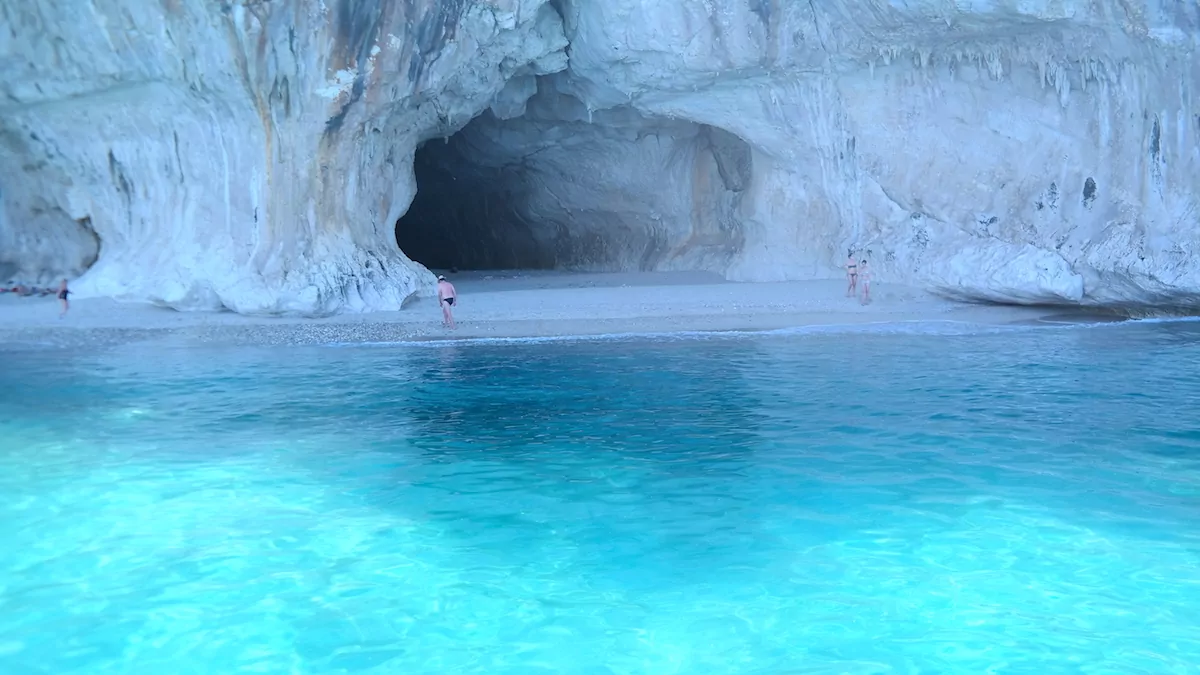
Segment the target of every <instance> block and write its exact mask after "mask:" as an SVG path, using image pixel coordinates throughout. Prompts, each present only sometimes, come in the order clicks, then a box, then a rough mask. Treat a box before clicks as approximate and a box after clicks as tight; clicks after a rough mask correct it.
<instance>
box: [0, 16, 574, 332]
mask: <svg viewBox="0 0 1200 675" xmlns="http://www.w3.org/2000/svg"><path fill="white" fill-rule="evenodd" d="M0 17H2V18H3V26H4V27H3V29H2V30H4V31H5V32H8V33H9V36H11V37H10V39H6V40H3V41H0V50H2V51H0V62H2V63H3V64H4V65H3V66H0V68H2V69H0V108H2V110H0V116H2V121H0V142H2V145H0V198H2V199H3V205H4V209H5V211H6V215H7V220H6V224H5V225H4V226H2V227H0V244H2V245H3V248H2V249H0V258H2V259H7V260H8V261H9V262H10V263H12V264H15V265H16V266H17V267H18V271H17V272H16V273H17V274H19V275H24V276H25V278H31V277H32V278H36V279H41V280H46V279H47V278H52V277H55V276H57V275H59V274H64V273H65V274H70V275H74V274H78V273H80V272H82V271H83V270H84V269H86V268H87V267H88V265H89V264H90V262H91V259H95V258H96V256H97V254H98V256H99V257H98V259H96V262H95V265H93V266H91V268H90V270H89V271H88V272H87V274H86V275H84V276H83V278H82V279H81V280H80V281H79V283H78V284H76V289H77V292H78V294H79V296H80V297H86V296H87V295H114V296H119V297H129V298H136V299H148V300H151V301H154V302H158V303H161V304H164V305H168V306H171V307H176V308H179V309H218V308H228V309H231V310H234V311H238V312H247V313H301V314H324V313H329V312H333V311H337V310H361V309H372V308H375V309H379V308H396V307H398V306H400V304H401V303H402V302H403V301H404V300H405V299H406V298H407V297H409V296H410V295H412V294H413V293H414V292H418V291H422V290H427V289H428V287H429V285H430V283H431V278H430V277H429V274H428V271H427V270H425V269H424V268H422V267H420V266H419V265H414V264H413V263H412V262H411V261H410V260H408V259H407V258H406V257H405V256H404V255H403V254H401V253H400V251H399V250H398V249H397V248H396V246H395V243H394V226H393V223H394V222H395V220H396V219H397V218H398V217H399V215H400V214H402V213H403V212H404V210H405V209H406V208H407V207H408V204H409V201H410V200H411V198H412V195H413V192H414V190H415V185H414V182H413V177H412V156H413V151H414V149H415V147H416V146H417V144H418V143H420V142H421V141H423V140H425V139H427V138H430V137H435V136H441V135H447V134H450V133H452V132H453V131H454V130H455V129H457V128H458V127H460V126H461V125H463V124H465V123H466V122H467V121H468V120H469V119H471V117H473V116H474V115H475V114H477V113H478V112H479V111H480V110H482V109H483V108H485V107H487V105H489V103H490V102H491V100H492V99H493V97H494V96H495V95H496V93H497V92H499V91H500V90H501V89H502V88H503V87H504V85H505V84H506V82H508V81H509V80H510V79H512V78H513V77H515V76H521V75H525V74H529V75H537V74H545V73H548V72H553V71H556V70H560V69H562V68H563V67H565V65H566V58H565V54H564V53H563V48H564V47H565V46H566V42H565V39H564V38H563V33H562V28H561V23H560V21H559V17H558V14H557V13H556V12H554V11H553V10H552V9H551V8H549V7H548V6H547V5H545V3H544V2H540V1H537V0H533V1H531V0H498V1H490V2H483V1H474V0H456V1H453V2H446V1H438V0H376V1H373V2H372V1H356V0H327V1H324V2H322V1H319V0H311V1H309V0H306V1H296V2H261V1H253V2H252V1H249V0H242V1H231V2H207V1H205V2H200V1H199V0H161V1H154V0H108V1H97V2H94V3H87V4H86V6H85V7H83V8H82V9H81V8H80V7H78V6H75V5H73V4H72V3H49V2H26V1H25V0H0ZM6 37H8V36H6ZM97 242H99V243H98V244H97Z"/></svg>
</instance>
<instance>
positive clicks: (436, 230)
mask: <svg viewBox="0 0 1200 675" xmlns="http://www.w3.org/2000/svg"><path fill="white" fill-rule="evenodd" d="M486 114H488V113H485V115H486ZM478 121H479V120H478V119H477V120H475V121H472V122H471V123H470V124H468V125H467V127H466V128H464V129H463V130H462V131H460V132H458V133H456V134H454V135H453V136H451V137H450V138H448V139H446V140H442V139H436V140H431V141H427V142H425V143H423V144H422V145H421V146H419V147H418V148H417V152H416V158H415V160H414V162H413V171H414V173H415V174H416V181H417V194H416V196H415V197H414V198H413V202H412V204H411V205H410V206H409V207H408V211H407V212H406V213H405V214H404V215H403V216H401V217H400V219H399V220H397V221H396V243H397V244H398V245H399V246H400V250H401V251H404V254H405V255H407V256H408V257H409V258H412V259H413V260H415V261H417V262H419V263H421V264H423V265H425V266H426V267H428V268H430V269H446V270H513V269H553V268H554V266H555V265H554V255H553V253H552V252H551V251H550V250H548V249H552V248H553V247H552V246H550V247H547V246H546V245H545V243H543V242H539V241H538V240H537V238H535V237H534V234H533V228H531V227H530V226H529V224H528V220H527V216H526V215H525V214H524V209H523V207H524V206H525V205H526V203H527V202H526V199H525V195H527V194H528V189H527V187H526V183H525V181H526V179H527V176H526V175H525V173H524V171H523V170H522V168H521V167H520V165H512V164H507V165H506V164H504V160H503V159H502V158H498V157H496V156H495V154H496V153H489V152H488V149H487V146H486V143H485V142H484V139H483V138H481V137H480V136H479V135H477V134H474V133H473V125H475V124H476V122H478ZM489 160H491V161H490V162H489Z"/></svg>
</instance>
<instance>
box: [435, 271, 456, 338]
mask: <svg viewBox="0 0 1200 675" xmlns="http://www.w3.org/2000/svg"><path fill="white" fill-rule="evenodd" d="M437 289H438V304H439V305H441V306H442V324H443V325H445V326H448V327H450V328H454V312H452V311H450V308H451V307H453V306H454V301H455V300H457V299H458V292H457V291H455V290H454V284H452V283H450V282H449V281H446V277H444V276H442V275H440V274H439V275H438V278H437Z"/></svg>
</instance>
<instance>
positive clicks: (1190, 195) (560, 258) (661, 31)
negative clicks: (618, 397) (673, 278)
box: [0, 0, 1200, 314]
mask: <svg viewBox="0 0 1200 675" xmlns="http://www.w3.org/2000/svg"><path fill="white" fill-rule="evenodd" d="M50 4H51V3H46V2H32V3H27V2H18V0H0V18H2V19H3V21H4V23H5V24H7V26H8V27H9V30H8V31H7V32H6V31H4V30H2V29H0V64H2V65H0V206H3V209H4V211H5V219H3V220H0V263H3V262H9V263H10V264H13V265H16V266H18V267H20V268H21V272H22V273H24V274H27V275H37V276H40V277H54V276H57V275H59V274H70V275H75V274H79V273H82V272H83V271H84V270H85V269H86V270H87V272H86V274H84V275H83V277H82V278H81V279H80V282H79V284H77V288H78V289H79V290H80V291H81V294H87V293H91V294H108V295H119V296H122V297H130V298H139V299H149V300H152V301H155V302H159V303H162V304H166V305H169V306H173V307H177V308H181V309H192V308H204V309H208V308H229V309H233V310H235V311H241V312H275V313H277V312H295V313H306V314H320V313H328V312H332V311H339V310H352V311H353V310H363V309H372V308H389V307H395V306H397V305H399V304H400V303H402V302H403V301H404V299H405V298H407V297H410V296H411V294H413V293H417V292H424V291H425V290H427V288H428V281H429V277H428V275H427V273H426V272H425V271H424V270H423V268H421V267H420V266H419V265H416V264H413V263H412V262H410V261H409V260H408V258H407V257H406V256H404V255H403V254H402V253H400V251H399V250H398V249H397V247H396V244H395V240H394V239H393V238H392V237H393V230H392V227H393V225H392V224H393V223H394V222H395V221H396V220H397V218H399V217H400V216H401V215H402V214H404V213H405V211H406V210H407V209H409V202H410V201H411V200H412V199H413V193H414V190H416V189H417V188H418V187H419V188H420V189H421V190H422V191H423V192H422V193H421V194H418V195H417V201H416V202H415V203H414V204H413V205H412V212H411V213H410V214H409V216H407V217H406V218H405V220H403V221H402V222H401V240H402V241H403V240H404V237H405V234H406V233H405V231H404V230H405V228H419V227H429V225H428V223H429V222H430V221H431V220H434V219H436V218H437V217H441V218H442V219H443V220H442V221H441V222H439V223H437V225H436V226H437V227H445V228H449V229H451V230H455V232H454V234H455V236H453V237H449V238H447V237H445V236H442V235H445V234H446V233H440V234H439V233H436V232H435V233H425V234H424V235H422V236H426V240H427V242H432V243H430V245H431V246H432V245H435V244H436V245H437V246H451V247H458V248H457V250H456V251H453V252H452V253H453V254H454V255H459V256H460V257H462V258H464V259H470V260H474V261H476V262H480V263H485V264H512V263H514V262H516V263H520V264H529V265H537V266H557V267H564V268H586V269H706V270H714V271H717V272H720V273H723V274H725V275H727V276H728V277H729V278H731V279H735V280H777V279H806V278H821V277H829V276H833V275H836V274H838V271H837V270H838V268H839V266H840V265H841V264H842V262H843V261H844V259H845V256H846V251H847V250H848V249H855V250H856V251H857V253H856V255H859V256H869V257H870V258H871V260H872V262H873V266H874V267H875V269H876V272H877V274H878V276H879V277H881V278H882V279H884V280H895V281H903V282H907V283H913V284H916V285H920V286H923V287H926V288H929V289H932V290H935V291H938V292H941V293H944V294H947V295H951V296H954V297H959V298H963V299H969V300H989V301H998V302H1017V303H1055V304H1086V305H1099V306H1113V307H1125V308H1133V307H1162V308H1169V309H1190V308H1195V307H1196V306H1197V305H1198V304H1200V262H1197V258H1196V256H1194V255H1193V252H1194V251H1196V250H1197V248H1200V178H1197V176H1200V96H1198V92H1200V58H1198V56H1197V47H1198V46H1200V6H1198V5H1196V4H1195V3H1180V2H1176V1H1174V0H1053V1H1051V0H978V1H975V2H970V3H965V2H961V1H955V2H952V1H951V0H904V1H898V0H823V1H822V2H811V3H810V2H778V1H773V0H707V1H704V2H700V1H695V2H693V1H690V0H662V1H660V2H654V3H651V2H648V1H647V0H559V1H557V2H555V3H554V5H553V7H551V6H550V5H547V4H544V3H543V2H541V1H540V0H535V1H525V2H521V1H519V0H503V1H500V0H495V1H492V2H486V1H484V0H453V1H443V2H435V1H434V0H392V1H387V0H377V1H371V2H365V1H364V2H350V1H349V0H337V1H334V0H327V1H326V2H325V3H321V2H318V1H317V0H294V1H292V2H283V1H273V2H248V1H243V2H228V3H226V4H224V5H222V4H220V3H201V2H199V1H198V0H170V1H165V0H164V1H163V2H158V3H152V2H146V1H144V0H107V1H104V0H97V1H96V2H93V3H90V5H89V7H88V8H87V10H86V11H82V12H81V11H79V10H78V9H68V8H66V7H62V8H55V7H50ZM59 4H62V3H59ZM560 16H561V17H562V19H561V20H560ZM568 43H569V47H568V46H567V45H568ZM564 48H566V51H567V53H569V55H570V62H569V65H568V63H567V62H566V57H565V55H564ZM535 92H536V93H535ZM531 97H532V98H531ZM485 110H486V112H484V111H485ZM481 112H482V113H483V114H482V115H481V116H479V117H478V118H477V119H476V120H475V121H474V122H472V123H470V124H467V122H468V121H469V120H471V119H472V118H473V117H475V116H476V115H479V114H480V113H481ZM464 125H466V128H465V129H463V131H462V132H461V133H458V134H457V135H454V136H453V137H451V135H452V134H454V132H455V131H458V130H459V129H460V128H462V127H463V126H464ZM431 138H434V139H438V140H436V141H433V142H432V143H431V144H430V145H429V146H428V147H427V149H426V150H424V151H423V153H427V154H428V157H429V158H428V160H427V163H428V164H429V165H430V166H434V167H435V174H436V175H440V176H442V177H443V178H445V180H441V181H440V182H437V181H435V182H432V183H430V184H428V185H425V184H422V185H420V186H417V185H415V183H414V179H413V173H412V166H413V156H414V151H415V148H416V147H417V146H418V145H419V144H420V143H421V142H423V141H425V140H427V139H431ZM443 138H446V139H447V141H448V142H446V143H442V141H441V139H443ZM439 172H440V173H439ZM423 195H424V199H425V201H423ZM430 200H432V201H430ZM423 223H424V224H423ZM456 228H457V229H456ZM438 236H442V238H441V239H438ZM447 242H448V243H447ZM410 252H411V251H410ZM97 256H98V257H97ZM93 259H94V260H95V263H94V264H92V260H93ZM89 266H90V267H89Z"/></svg>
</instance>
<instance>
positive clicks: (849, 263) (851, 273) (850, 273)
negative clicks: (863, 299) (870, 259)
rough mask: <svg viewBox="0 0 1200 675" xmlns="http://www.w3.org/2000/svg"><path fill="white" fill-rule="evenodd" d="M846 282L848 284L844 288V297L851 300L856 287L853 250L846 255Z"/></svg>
mask: <svg viewBox="0 0 1200 675" xmlns="http://www.w3.org/2000/svg"><path fill="white" fill-rule="evenodd" d="M846 280H847V281H849V282H850V285H849V286H847V287H846V297H847V298H852V297H854V296H855V295H856V293H855V291H856V290H857V287H858V265H857V264H856V263H855V262H854V249H850V251H849V252H848V253H846Z"/></svg>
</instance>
